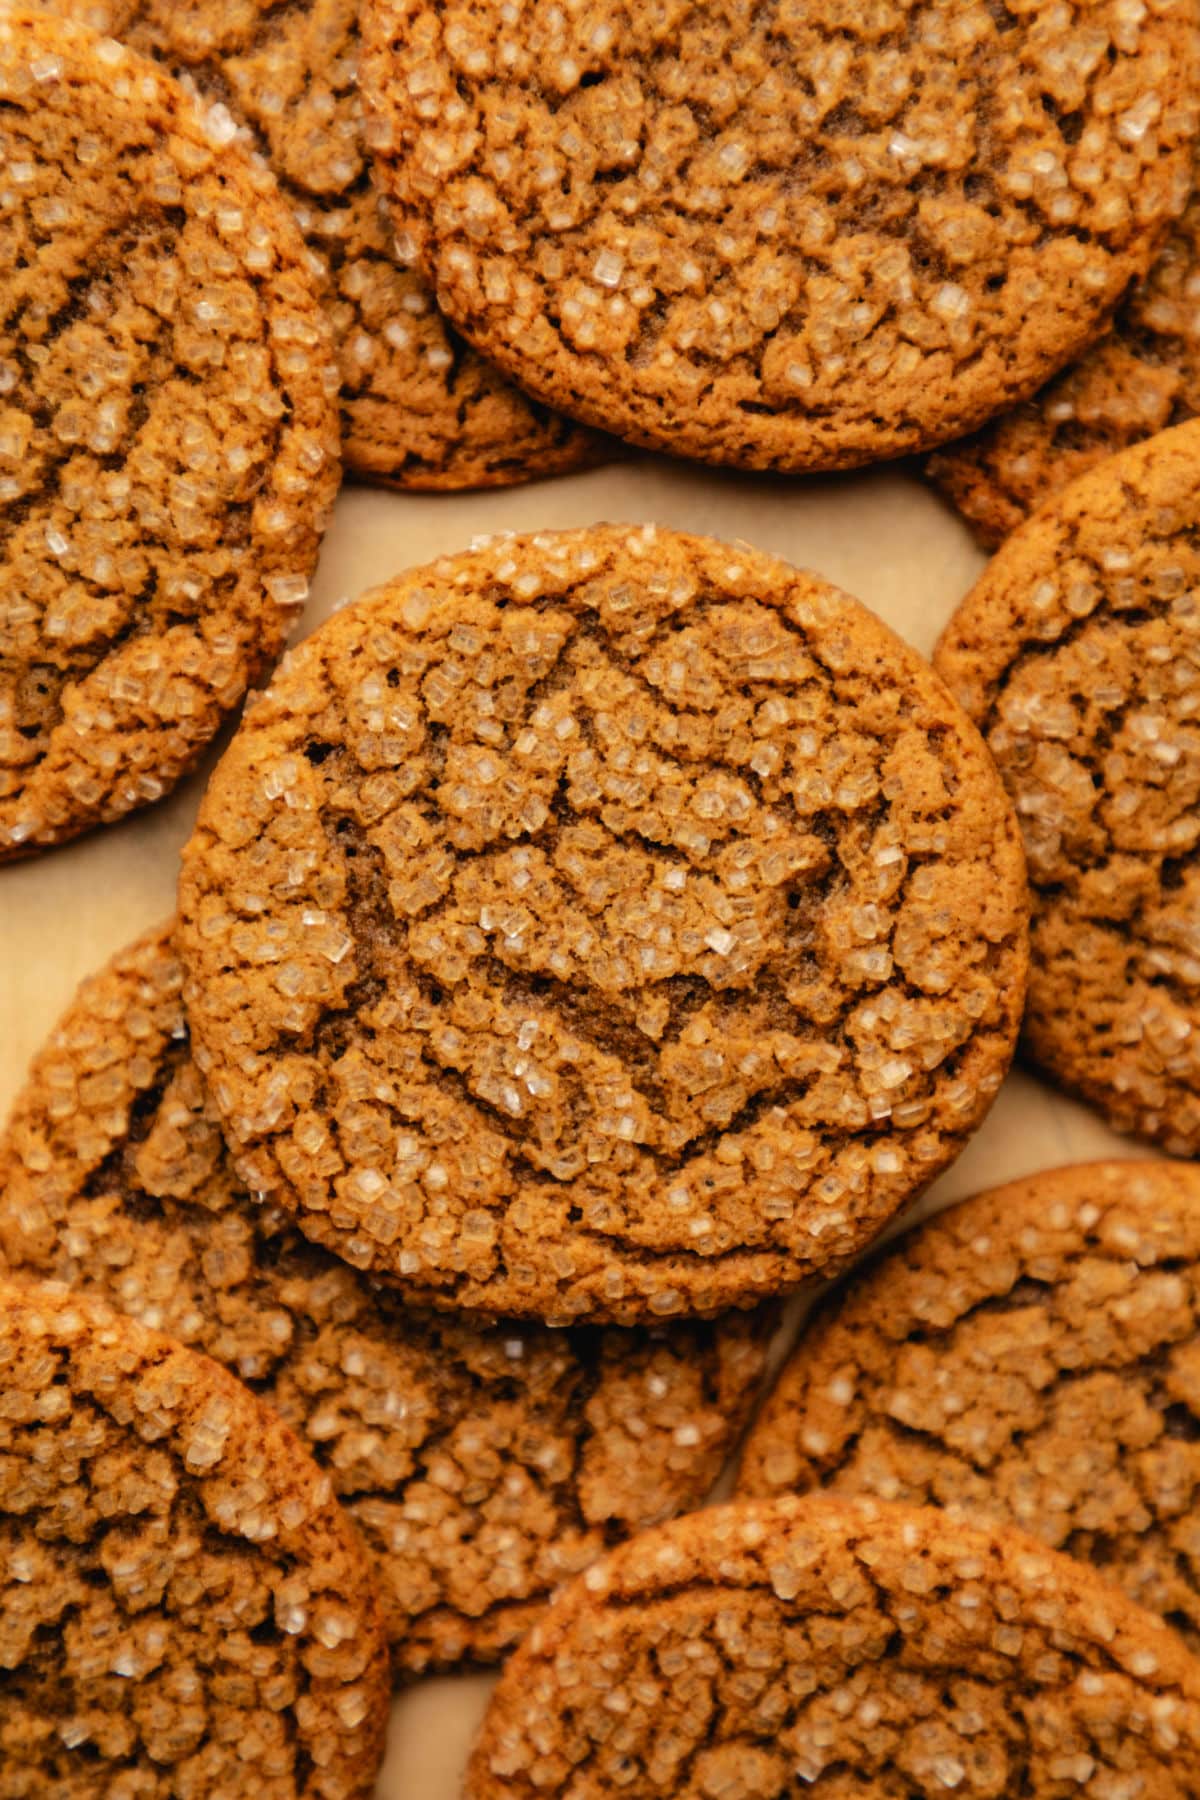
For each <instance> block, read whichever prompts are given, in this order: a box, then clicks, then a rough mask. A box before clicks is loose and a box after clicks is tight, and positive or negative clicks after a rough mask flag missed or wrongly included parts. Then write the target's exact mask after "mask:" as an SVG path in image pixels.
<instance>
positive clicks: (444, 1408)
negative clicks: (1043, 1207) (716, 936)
mask: <svg viewBox="0 0 1200 1800" xmlns="http://www.w3.org/2000/svg"><path fill="white" fill-rule="evenodd" d="M181 986H182V972H181V970H180V968H179V964H178V962H177V961H176V959H175V957H174V955H173V954H172V951H171V948H170V942H169V936H168V934H167V933H166V932H162V931H160V932H154V933H151V934H149V935H148V936H147V937H145V938H143V939H141V940H140V941H139V942H138V943H137V944H135V945H133V946H132V947H131V948H130V949H129V950H127V951H125V952H124V953H123V954H122V955H120V956H119V957H117V958H116V959H115V960H114V961H113V962H112V963H111V964H110V965H109V967H108V968H107V969H105V970H104V971H103V972H102V973H101V974H100V975H98V976H96V977H94V978H93V979H92V980H91V981H88V982H86V983H84V985H83V987H82V988H81V990H80V992H79V994H78V995H77V997H76V999H75V1001H74V1002H73V1004H72V1006H71V1008H70V1009H69V1011H68V1012H67V1014H66V1016H65V1017H64V1018H63V1019H62V1020H61V1022H60V1023H59V1025H58V1027H57V1029H56V1030H55V1032H54V1034H53V1036H52V1038H51V1039H50V1041H49V1043H48V1044H47V1045H46V1046H45V1048H44V1049H43V1050H42V1052H41V1053H40V1054H39V1056H38V1057H37V1058H36V1060H35V1062H34V1065H33V1069H32V1071H31V1074H30V1078H29V1081H28V1083H27V1085H26V1087H25V1090H24V1092H23V1094H22V1096H21V1097H20V1099H19V1100H18V1102H17V1106H16V1109H15V1112H14V1114H13V1117H12V1119H11V1120H10V1122H9V1125H8V1128H7V1131H6V1134H5V1136H4V1138H3V1139H0V1266H5V1265H7V1268H8V1269H9V1271H10V1272H12V1273H14V1274H15V1273H18V1272H19V1273H22V1274H29V1273H32V1274H34V1275H36V1276H40V1277H50V1278H53V1279H55V1280H59V1281H64V1282H69V1283H70V1284H71V1286H72V1287H74V1288H76V1289H78V1290H80V1291H82V1292H85V1293H88V1294H91V1295H94V1296H97V1297H100V1298H103V1299H107V1300H109V1301H110V1302H111V1303H112V1304H113V1305H114V1306H117V1307H119V1308H120V1309H121V1311H123V1312H126V1313H129V1314H131V1315H132V1316H134V1317H137V1318H140V1319H141V1320H143V1322H145V1323H147V1324H150V1325H153V1326H155V1327H157V1328H158V1329H160V1330H163V1331H166V1332H169V1333H170V1335H171V1336H172V1337H174V1338H177V1339H179V1340H181V1341H183V1342H185V1343H187V1344H189V1345H191V1346H192V1347H193V1348H195V1349H198V1350H203V1351H204V1352H206V1353H207V1354H208V1355H209V1356H212V1357H214V1358H216V1360H218V1361H220V1362H223V1363H224V1364H225V1365H226V1366H227V1367H228V1368H229V1369H230V1370H231V1371H232V1372H233V1373H234V1374H237V1375H239V1376H240V1377H241V1378H242V1380H244V1381H245V1382H247V1383H248V1385H249V1386H251V1387H252V1388H254V1389H255V1391H256V1392H257V1393H259V1394H260V1395H261V1396H262V1397H263V1398H264V1399H266V1400H269V1402H270V1403H271V1405H272V1406H273V1407H274V1408H275V1409H276V1410H277V1411H278V1412H279V1413H280V1414H281V1415H282V1417H283V1418H284V1420H285V1421H286V1422H287V1424H288V1425H290V1426H291V1427H292V1429H293V1430H294V1431H295V1432H296V1433H297V1435H298V1436H299V1437H300V1438H301V1440H302V1441H305V1442H306V1443H307V1445H308V1448H309V1449H310V1450H311V1451H312V1453H313V1455H314V1456H315V1457H316V1459H317V1461H318V1462H319V1463H320V1464H321V1465H322V1466H323V1467H324V1468H325V1470H326V1471H327V1473H328V1475H329V1477H330V1479H331V1481H332V1483H333V1487H334V1491H335V1493H336V1494H338V1495H339V1496H340V1497H341V1499H342V1500H343V1503H344V1504H345V1506H346V1507H347V1508H348V1510H349V1512H350V1513H351V1515H352V1516H353V1518H354V1521H355V1523H356V1524H357V1526H358V1528H359V1531H360V1533H361V1535H362V1537H363V1539H364V1541H365V1542H366V1544H367V1546H368V1548H369V1549H370V1551H371V1552H372V1553H373V1556H374V1558H375V1562H376V1573H377V1592H378V1595H379V1599H380V1603H381V1605H382V1608H383V1613H384V1622H385V1624H386V1626H387V1629H388V1635H389V1637H390V1639H391V1643H392V1651H393V1660H394V1665H395V1667H396V1668H397V1669H398V1670H403V1671H404V1672H406V1673H409V1674H417V1673H420V1672H421V1671H423V1670H425V1669H427V1668H429V1667H431V1666H440V1667H447V1666H449V1665H451V1664H453V1663H456V1662H460V1661H464V1660H471V1661H475V1662H479V1661H487V1660H492V1659H494V1658H496V1657H498V1656H500V1655H501V1654H502V1653H503V1652H504V1651H506V1650H507V1649H508V1648H510V1647H511V1645H512V1644H514V1643H515V1642H516V1641H517V1639H518V1638H519V1637H520V1636H521V1635H522V1634H523V1632H524V1631H525V1630H526V1628H527V1627H528V1625H529V1624H530V1622H531V1620H532V1619H533V1618H534V1617H536V1615H537V1612H538V1610H539V1609H540V1607H541V1605H542V1604H543V1603H544V1601H545V1599H546V1597H547V1596H548V1594H549V1593H550V1591H551V1590H552V1589H553V1588H554V1587H556V1586H557V1585H558V1584H559V1583H560V1582H561V1581H562V1580H564V1579H565V1578H566V1577H567V1576H568V1575H572V1574H574V1573H576V1572H577V1571H578V1570H580V1569H582V1568H583V1567H584V1566H585V1565H586V1564H587V1563H589V1562H591V1561H592V1560H593V1559H594V1558H595V1557H596V1556H597V1555H598V1554H599V1553H600V1552H601V1551H602V1550H604V1549H605V1548H607V1547H608V1546H609V1545H611V1544H612V1543H614V1542H616V1541H618V1540H619V1539H620V1538H621V1537H623V1536H626V1535H628V1534H629V1533H630V1532H632V1531H634V1530H637V1529H639V1528H640V1527H642V1526H644V1525H648V1524H651V1523H653V1522H654V1521H656V1520H657V1519H661V1518H663V1517H665V1516H667V1515H669V1514H671V1513H674V1512H677V1511H679V1510H681V1509H683V1508H686V1507H690V1506H696V1505H699V1504H700V1502H701V1501H702V1500H703V1499H704V1497H705V1495H706V1494H707V1492H708V1490H709V1488H710V1487H711V1485H712V1483H713V1481H714V1480H715V1479H716V1476H717V1474H718V1473H719V1471H720V1468H721V1466H722V1464H723V1463H724V1461H725V1459H726V1457H727V1455H728V1453H729V1451H730V1449H731V1448H732V1446H733V1443H734V1442H735V1440H736V1438H737V1436H738V1435H739V1433H740V1431H741V1429H742V1427H743V1425H744V1424H745V1422H746V1419H747V1417H748V1416H749V1412H750V1408H751V1406H752V1404H753V1401H754V1399H755V1397H756V1394H757V1391H758V1388H759V1384H760V1380H761V1377H762V1373H763V1368H764V1363H765V1352H766V1339H767V1331H768V1328H769V1323H770V1322H769V1320H768V1319H766V1318H764V1317H761V1316H759V1317H756V1318H754V1317H747V1316H746V1315H745V1314H741V1313H738V1314H734V1315H732V1316H730V1317H727V1318H725V1319H723V1320H720V1321H718V1322H717V1323H715V1324H711V1325H705V1324H683V1323H678V1324H672V1325H667V1326H659V1327H657V1328H655V1329H654V1330H637V1331H622V1330H620V1329H617V1328H613V1329H610V1330H608V1331H602V1332H601V1331H593V1330H589V1329H586V1328H580V1329H577V1330H575V1331H569V1332H561V1331H560V1332H551V1331H548V1330H546V1329H545V1328H543V1327H540V1326H532V1327H530V1326H522V1325H516V1324H512V1323H505V1322H500V1323H496V1324H490V1323H488V1324H481V1323H479V1322H477V1321H475V1322H472V1321H468V1320H463V1319H457V1318H450V1317H448V1316H446V1315H444V1314H427V1313H421V1312H417V1311H415V1310H413V1309H410V1308H406V1307H404V1306H402V1305H401V1303H400V1302H399V1300H398V1299H397V1298H396V1297H395V1296H394V1295H392V1294H389V1293H388V1292H387V1291H386V1290H383V1291H381V1290H380V1289H379V1288H377V1287H376V1286H375V1285H374V1284H373V1283H371V1282H370V1281H369V1280H368V1279H367V1278H366V1277H365V1276H363V1275H360V1274H357V1273H356V1272H355V1271H354V1270H353V1269H351V1268H349V1267H348V1266H347V1265H346V1264H345V1263H342V1262H339V1261H338V1260H337V1259H336V1258H334V1257H332V1256H330V1255H328V1253H327V1252H325V1251H324V1250H320V1249H317V1248H316V1247H314V1246H313V1245H311V1244H309V1243H307V1241H306V1240H305V1239H304V1238H303V1237H301V1236H300V1234H299V1233H298V1232H297V1231H296V1230H295V1229H294V1228H293V1227H290V1226H289V1225H288V1223H287V1220H286V1215H281V1214H280V1213H279V1212H278V1211H276V1210H275V1209H272V1208H269V1207H256V1206H255V1205H254V1204H253V1202H252V1201H251V1200H250V1198H249V1197H248V1195H246V1193H245V1192H244V1190H243V1189H241V1187H240V1186H239V1184H238V1182H237V1180H236V1177H235V1176H234V1173H233V1169H232V1167H231V1166H230V1163H229V1160H228V1157H227V1155H226V1152H225V1148H224V1144H223V1142H222V1140H221V1136H220V1132H219V1130H218V1129H217V1126H216V1123H215V1120H214V1117H213V1115H212V1111H211V1108H210V1107H209V1106H208V1104H207V1102H206V1099H205V1096H204V1093H203V1089H202V1087H201V1084H200V1079H199V1076H198V1073H197V1071H196V1067H195V1064H194V1063H193V1062H192V1061H191V1059H190V1056H189V1054H188V1045H187V1037H186V1027H185V1024H184V1019H183V1006H182V1000H181V995H180V989H181ZM0 1792H2V1789H0Z"/></svg>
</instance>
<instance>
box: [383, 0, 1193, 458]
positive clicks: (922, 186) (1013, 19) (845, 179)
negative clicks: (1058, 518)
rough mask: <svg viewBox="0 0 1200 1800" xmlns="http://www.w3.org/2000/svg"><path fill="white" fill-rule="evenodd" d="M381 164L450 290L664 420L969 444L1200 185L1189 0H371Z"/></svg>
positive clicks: (509, 349)
mask: <svg viewBox="0 0 1200 1800" xmlns="http://www.w3.org/2000/svg"><path fill="white" fill-rule="evenodd" d="M363 29H364V40H365V54H364V58H363V71H362V72H363V82H364V86H365V89H366V93H367V99H368V104H369V106H370V108H371V111H372V113H373V115H374V119H375V125H374V129H373V134H372V143H373V148H374V155H375V161H376V169H377V171H378V175H379V179H380V183H381V186H382V187H383V189H384V191H385V193H386V194H387V195H388V197H389V199H390V201H391V204H392V208H393V212H394V216H395V219H396V224H397V227H398V229H399V231H400V233H401V235H402V238H403V239H404V241H405V242H406V244H407V243H411V246H412V249H413V251H414V253H415V254H416V256H417V258H418V260H419V263H420V266H421V267H422V269H423V270H424V272H425V273H426V275H427V276H428V278H429V279H430V281H431V282H432V284H433V285H434V288H435V291H436V293H437V296H438V300H439V303H440V304H441V306H442V307H443V309H444V311H445V312H446V313H447V314H448V315H449V317H450V318H452V319H453V320H454V321H455V323H456V324H457V325H458V326H459V327H460V328H461V329H462V330H463V332H464V333H465V334H466V336H467V337H468V338H469V339H470V340H471V342H472V343H474V344H475V345H476V346H477V348H479V349H480V350H482V351H483V352H484V353H485V354H486V355H488V356H490V357H492V358H493V359H494V360H495V361H496V362H497V363H499V364H500V366H501V367H503V368H505V369H507V370H508V371H509V372H510V373H512V374H513V375H514V376H515V377H516V378H517V379H518V380H520V381H521V382H522V384H523V385H524V386H526V387H527V388H528V389H529V390H530V391H531V392H532V393H536V394H538V395H539V396H540V397H541V398H542V399H544V400H546V401H548V402H550V403H551V404H555V405H560V406H562V407H564V408H565V409H566V410H568V411H570V412H571V413H573V414H574V415H575V416H577V417H579V418H582V419H586V420H588V421H589V422H591V423H592V424H597V425H601V426H604V427H605V428H607V429H609V430H614V431H616V432H617V433H618V434H619V435H622V436H625V437H628V438H630V439H632V440H633V441H634V442H639V443H644V444H650V445H654V446H657V447H660V448H663V449H667V450H670V451H672V452H674V453H676V454H678V453H683V454H685V455H691V456H696V457H700V458H704V459H708V460H711V461H717V462H730V463H739V464H742V465H745V466H749V467H755V468H778V469H806V468H837V467H848V466H851V465H854V464H860V463H865V462H872V461H876V460H878V459H879V458H880V457H885V456H896V455H899V454H901V453H903V452H905V451H911V450H916V449H922V448H930V447H931V446H933V445H935V444H938V443H942V442H945V441H946V440H947V439H948V438H952V437H956V436H958V435H959V434H961V433H963V432H966V431H969V430H971V429H973V428H975V427H976V426H978V425H981V424H982V423H983V422H984V420H985V419H987V418H989V417H991V416H992V415H993V414H995V413H996V412H998V411H1000V410H1001V409H1002V408H1004V407H1005V406H1009V405H1011V404H1013V403H1014V402H1015V401H1018V400H1022V399H1024V398H1026V397H1027V396H1028V395H1029V394H1030V393H1032V392H1033V391H1034V390H1035V389H1036V388H1038V387H1039V386H1041V384H1042V383H1043V382H1045V381H1046V379H1047V378H1048V377H1049V376H1050V375H1052V374H1054V373H1055V372H1056V370H1058V369H1060V368H1061V367H1062V366H1063V364H1064V363H1066V362H1068V361H1069V360H1070V359H1071V358H1072V357H1073V356H1075V355H1077V354H1078V353H1079V351H1080V350H1081V349H1083V348H1084V347H1085V346H1086V345H1087V344H1088V343H1089V342H1090V341H1091V340H1092V339H1093V338H1094V337H1096V336H1097V335H1098V334H1099V333H1100V332H1101V331H1102V330H1103V328H1104V325H1105V322H1106V319H1107V317H1108V316H1109V315H1110V314H1111V313H1112V311H1113V309H1114V308H1115V307H1116V306H1117V304H1118V303H1119V302H1120V301H1121V299H1122V298H1123V297H1124V295H1125V293H1126V290H1127V288H1128V286H1129V284H1130V283H1131V282H1132V281H1135V280H1138V279H1140V278H1141V277H1142V276H1143V275H1144V274H1145V273H1146V270H1147V268H1148V266H1149V263H1150V260H1151V257H1152V255H1153V254H1154V252H1155V251H1156V250H1157V249H1158V247H1159V245H1160V243H1161V242H1162V240H1163V238H1164V237H1165V235H1166V231H1167V228H1168V225H1169V223H1170V221H1171V220H1172V219H1173V218H1175V217H1177V216H1178V215H1179V214H1180V213H1181V212H1182V211H1183V208H1184V205H1185V204H1186V201H1187V197H1188V192H1189V189H1190V184H1191V149H1192V141H1193V139H1194V138H1195V134H1196V130H1197V105H1196V82H1197V36H1196V20H1195V17H1194V13H1193V9H1192V8H1191V6H1190V4H1189V3H1188V0H1156V4H1154V5H1153V6H1149V7H1148V6H1146V5H1144V4H1143V3H1142V0H1089V3H1088V4H1068V3H1066V0H1022V3H1021V4H1020V5H1014V6H1007V5H1004V4H996V3H995V0H911V3H909V4H903V5H902V4H898V3H895V0H870V3H869V4H865V5H863V4H860V5H853V6H847V5H846V4H844V0H805V3H804V4H797V3H796V0H767V3H766V4H751V3H750V0H654V3H653V4H650V5H645V4H637V5H634V4H632V3H631V0H585V3H583V4H580V5H576V6H571V7H561V6H556V5H547V4H539V3H537V0H532V3H527V4H524V5H522V4H517V3H515V0H447V3H446V4H438V5H433V4H431V3H430V0H367V5H366V7H365V10H364V24H363Z"/></svg>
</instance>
